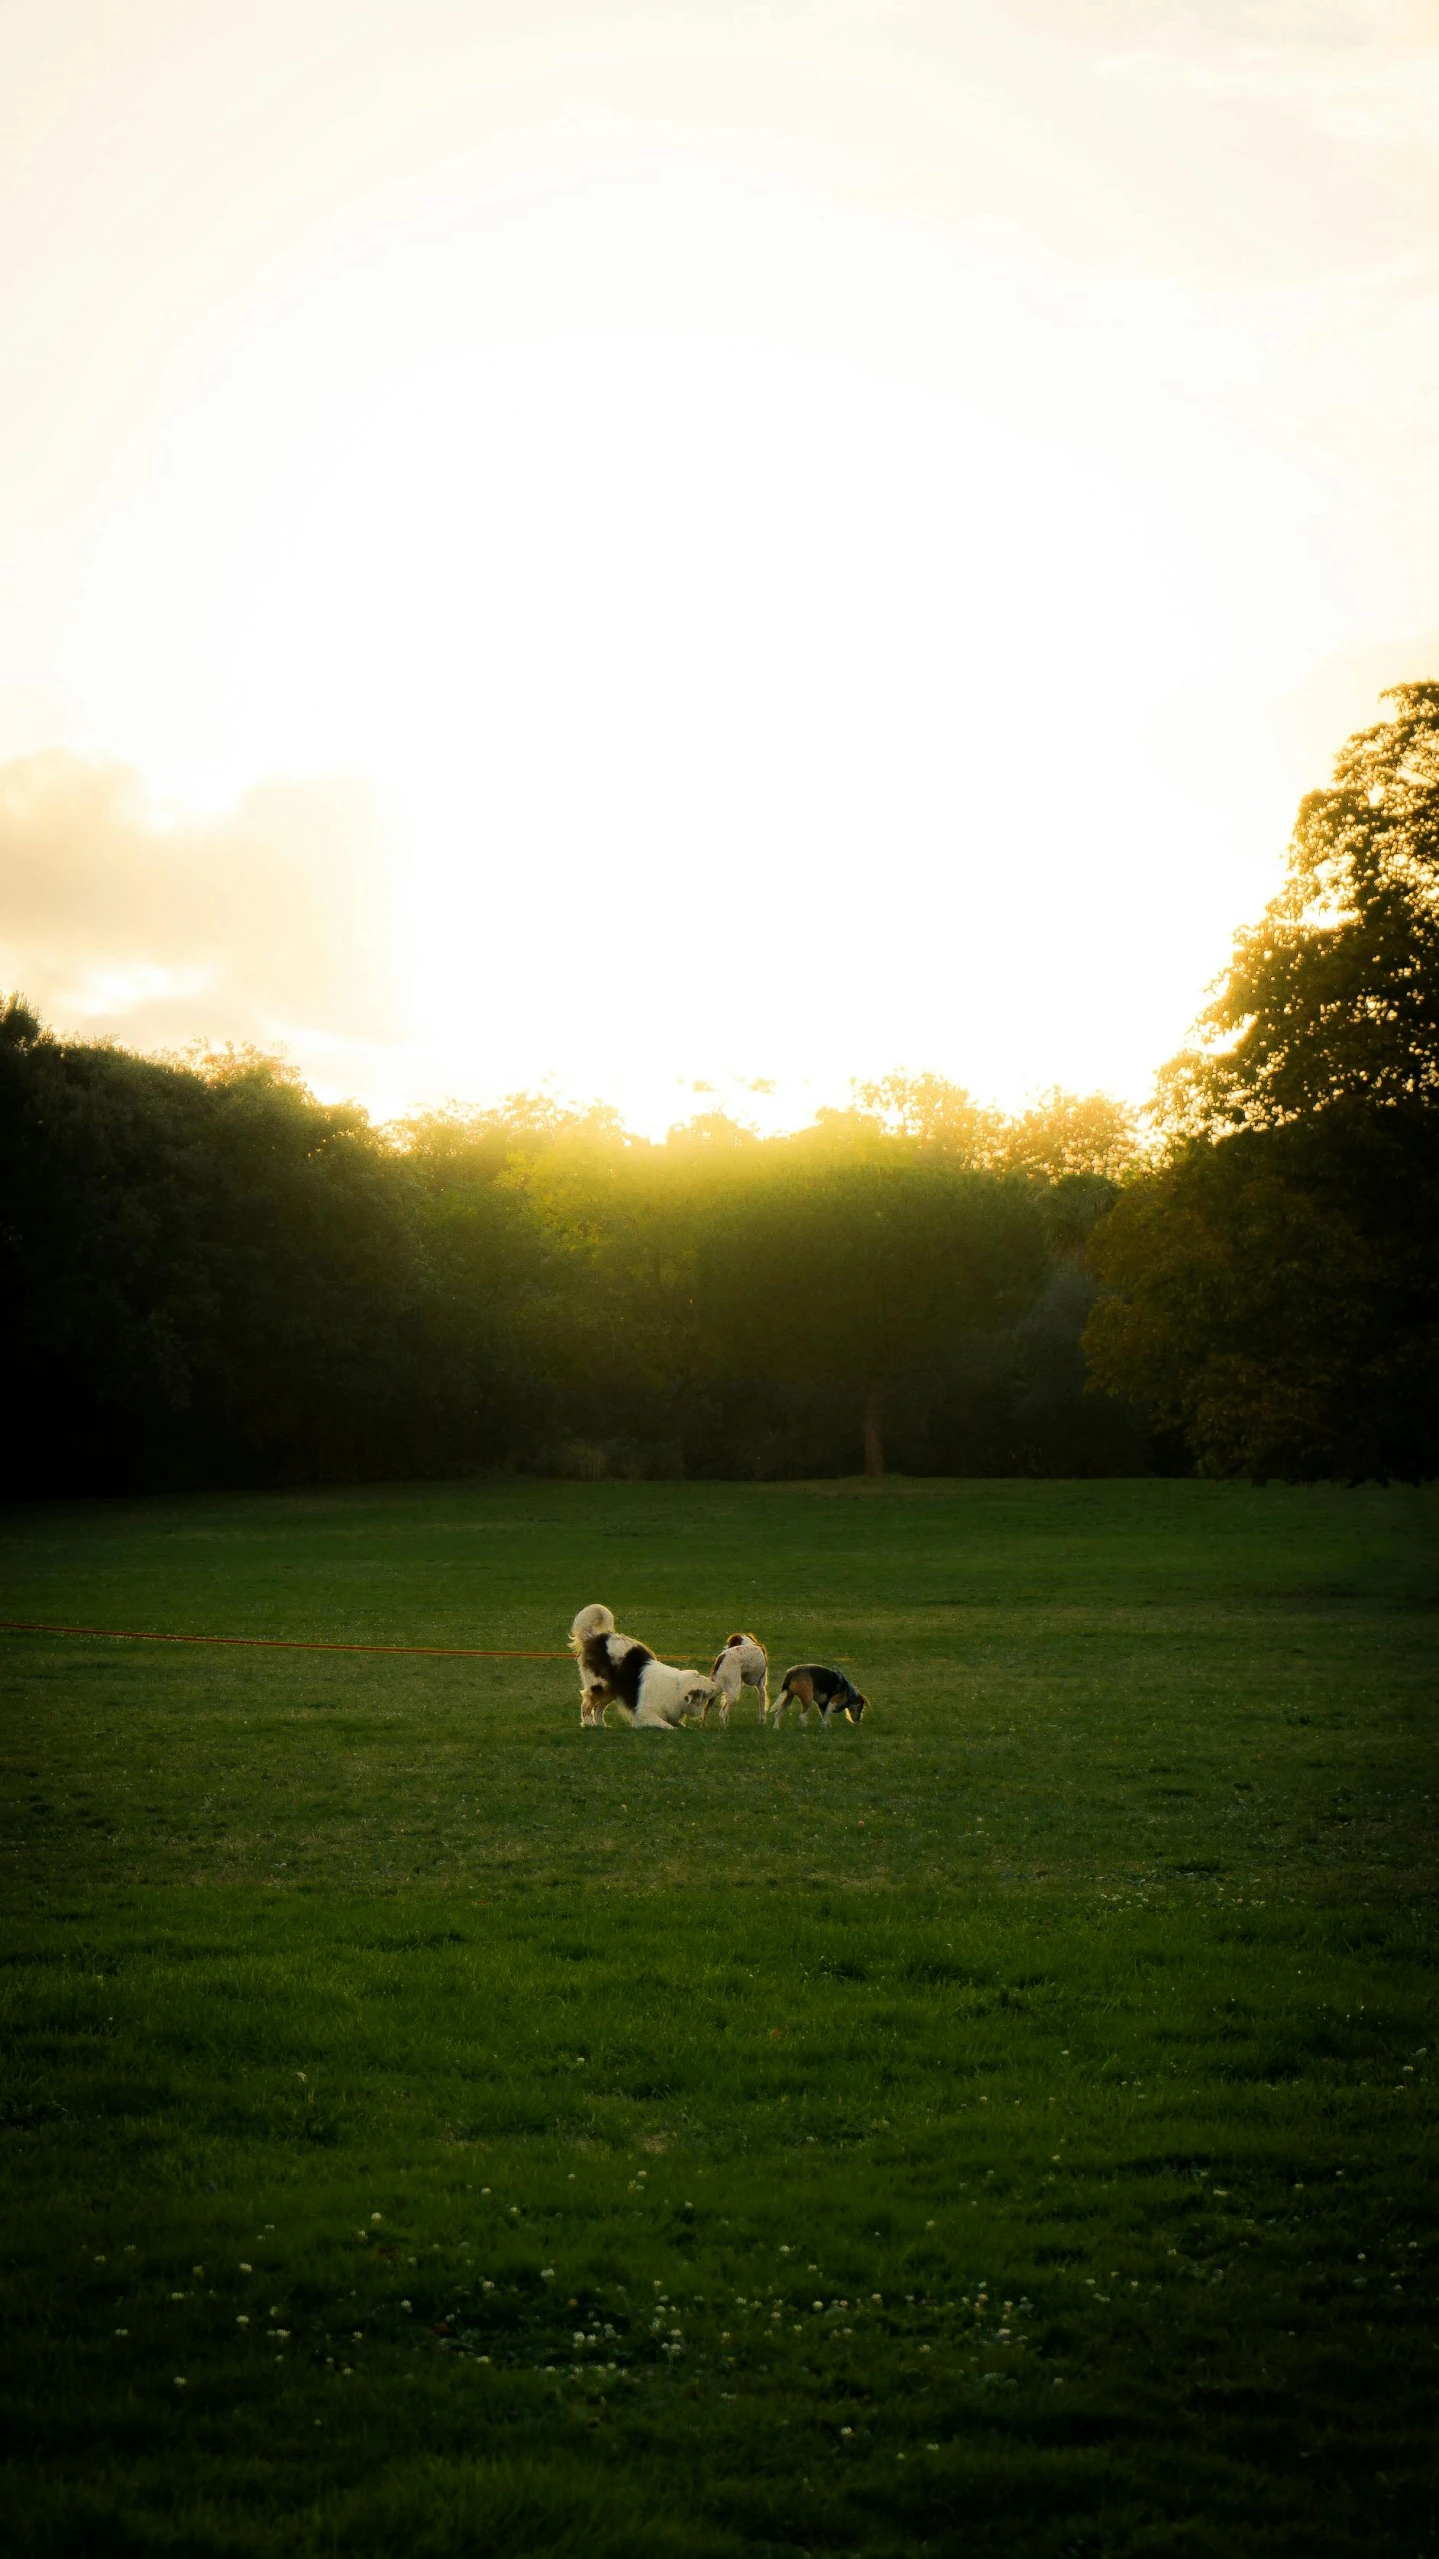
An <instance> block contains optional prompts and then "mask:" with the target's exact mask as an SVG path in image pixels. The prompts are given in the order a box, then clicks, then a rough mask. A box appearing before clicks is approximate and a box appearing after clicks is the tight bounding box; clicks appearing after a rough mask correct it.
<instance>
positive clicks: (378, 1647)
mask: <svg viewBox="0 0 1439 2559" xmlns="http://www.w3.org/2000/svg"><path fill="white" fill-rule="evenodd" d="M0 1635H98V1636H101V1637H103V1638H104V1640H105V1641H106V1642H107V1643H116V1644H245V1645H252V1646H253V1645H258V1646H261V1647H263V1649H264V1650H266V1651H267V1652H281V1653H408V1654H419V1653H428V1654H439V1655H442V1656H443V1657H444V1658H446V1659H447V1660H451V1661H478V1662H567V1661H569V1660H570V1658H571V1656H570V1655H569V1654H568V1653H527V1652H515V1651H510V1650H508V1649H506V1648H504V1647H500V1648H498V1649H496V1648H494V1647H492V1646H489V1645H486V1644H317V1643H316V1642H315V1641H314V1640H313V1638H311V1637H307V1636H303V1635H160V1634H152V1633H150V1632H149V1631H148V1630H144V1629H140V1628H137V1627H134V1626H45V1625H33V1626H32V1625H29V1624H27V1623H26V1622H25V1621H24V1620H23V1619H21V1618H10V1617H3V1618H0Z"/></svg>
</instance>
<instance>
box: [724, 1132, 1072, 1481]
mask: <svg viewBox="0 0 1439 2559" xmlns="http://www.w3.org/2000/svg"><path fill="white" fill-rule="evenodd" d="M742 1169H743V1173H744V1174H746V1175H748V1176H749V1178H748V1179H744V1180H740V1181H737V1182H736V1183H735V1184H734V1186H733V1187H732V1188H731V1190H730V1193H729V1196H728V1197H727V1199H726V1201H725V1203H724V1209H723V1215H722V1216H721V1217H720V1218H718V1219H717V1220H716V1221H715V1224H714V1226H713V1228H712V1230H711V1232H710V1233H709V1234H708V1235H707V1236H706V1238H705V1240H704V1242H703V1244H702V1246H701V1249H700V1252H699V1255H698V1261H697V1273H696V1288H697V1294H698V1298H699V1303H700V1307H701V1313H702V1320H703V1322H704V1324H705V1327H706V1330H707V1332H708V1334H709V1336H710V1338H711V1339H712V1340H713V1341H714V1342H715V1344H716V1346H717V1348H718V1349H719V1350H720V1353H721V1355H722V1357H723V1358H724V1359H725V1360H726V1361H727V1362H728V1363H730V1364H732V1365H738V1366H739V1367H741V1368H742V1369H747V1370H748V1371H749V1372H750V1373H751V1374H753V1375H755V1376H757V1377H766V1378H767V1377H772V1376H780V1377H783V1378H785V1379H786V1380H788V1381H791V1382H793V1383H797V1384H802V1385H807V1386H808V1387H809V1388H811V1389H812V1390H813V1391H815V1392H817V1393H820V1394H825V1393H834V1392H836V1391H838V1392H839V1393H840V1394H841V1395H842V1396H844V1397H846V1398H847V1399H848V1401H849V1403H850V1408H851V1411H852V1414H853V1419H854V1429H855V1437H856V1440H857V1441H858V1442H860V1443H861V1444H862V1446H863V1452H864V1470H865V1473H866V1474H867V1475H882V1474H883V1472H884V1464H885V1423H886V1408H887V1404H888V1401H889V1399H890V1397H891V1395H892V1394H894V1392H895V1391H896V1390H897V1389H899V1388H901V1387H906V1386H911V1385H913V1384H914V1383H915V1382H917V1381H923V1380H924V1378H925V1377H926V1376H927V1375H930V1374H933V1373H934V1372H935V1371H936V1370H937V1369H939V1368H941V1367H942V1366H943V1364H944V1362H945V1360H946V1358H947V1356H948V1354H949V1353H950V1351H951V1350H952V1349H953V1347H954V1345H955V1343H956V1341H957V1340H958V1338H959V1337H960V1336H962V1335H964V1334H966V1333H973V1332H976V1331H985V1330H989V1329H992V1328H994V1327H996V1326H999V1325H1002V1324H1004V1323H1006V1322H1009V1321H1011V1320H1012V1319H1013V1318H1014V1317H1015V1316H1016V1315H1017V1314H1019V1313H1020V1312H1021V1310H1022V1309H1023V1308H1025V1307H1027V1306H1028V1305H1029V1304H1031V1303H1032V1301H1033V1300H1034V1298H1035V1297H1036V1296H1037V1294H1038V1292H1039V1289H1040V1287H1041V1286H1042V1284H1043V1281H1044V1278H1045V1276H1046V1270H1047V1263H1048V1255H1047V1248H1046V1242H1045V1235H1044V1227H1043V1222H1042V1219H1041V1216H1040V1213H1039V1209H1038V1207H1037V1205H1036V1201H1035V1198H1034V1195H1033V1193H1032V1192H1031V1190H1030V1189H1029V1187H1028V1186H1027V1185H1026V1184H1025V1183H1023V1182H1021V1181H1018V1180H1015V1179H1013V1178H1002V1177H999V1176H996V1175H994V1174H989V1173H971V1172H964V1171H959V1170H956V1169H955V1168H954V1167H953V1166H952V1165H948V1164H945V1163H943V1162H941V1161H937V1160H935V1159H933V1158H931V1157H926V1156H924V1155H923V1154H921V1153H920V1152H919V1151H918V1150H914V1151H910V1150H907V1149H905V1148H903V1147H899V1146H896V1145H895V1144H894V1143H893V1142H892V1141H890V1142H888V1143H882V1144H880V1145H878V1146H876V1148H875V1149H874V1150H873V1152H871V1153H869V1154H868V1155H866V1154H859V1155H854V1154H850V1153H848V1152H846V1153H844V1154H840V1155H830V1154H829V1153H828V1152H827V1150H826V1149H825V1148H824V1147H823V1145H822V1144H820V1145H817V1146H816V1147H815V1148H814V1149H813V1150H812V1151H811V1152H810V1154H809V1157H808V1160H806V1157H805V1155H804V1152H803V1151H802V1150H801V1149H799V1148H796V1147H790V1148H786V1149H784V1150H783V1151H782V1152H781V1150H779V1149H775V1150H774V1151H773V1153H772V1154H767V1153H766V1151H765V1150H763V1149H756V1150H755V1153H754V1156H753V1157H752V1158H751V1159H749V1160H747V1161H746V1163H745V1164H744V1166H743V1168H742Z"/></svg>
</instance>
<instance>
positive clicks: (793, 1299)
mask: <svg viewBox="0 0 1439 2559" xmlns="http://www.w3.org/2000/svg"><path fill="white" fill-rule="evenodd" d="M1390 698H1392V699H1393V700H1394V701H1395V703H1396V706H1397V707H1396V710H1395V712H1394V715H1393V716H1392V717H1391V718H1390V719H1387V720H1385V721H1383V722H1381V723H1380V724H1379V725H1378V726H1377V727H1375V728H1373V729H1370V730H1366V731H1364V732H1363V733H1361V735H1359V736H1358V737H1355V738H1352V739H1351V740H1350V741H1349V742H1348V744H1347V745H1346V747H1345V748H1344V749H1343V751H1342V752H1341V754H1340V756H1339V759H1338V762H1337V764H1336V768H1335V775H1334V781H1333V784H1332V786H1331V788H1330V789H1328V790H1326V791H1318V792H1314V793H1311V794H1310V795H1309V796H1308V798H1306V800H1305V801H1304V802H1303V804H1302V806H1301V809H1300V812H1299V818H1298V822H1297V825H1296V829H1295V833H1294V838H1293V841H1292V844H1291V848H1290V861H1289V871H1288V876H1287V879H1286V882H1285V885H1284V888H1283V889H1282V890H1281V892H1280V895H1279V896H1278V897H1277V898H1276V899H1275V900H1273V901H1272V903H1271V905H1270V906H1269V907H1268V908H1267V909H1266V911H1265V914H1264V915H1263V916H1262V917H1261V918H1260V920H1259V922H1258V923H1257V924H1255V925H1254V926H1253V927H1251V928H1248V929H1247V930H1245V931H1244V932H1242V933H1241V934H1240V935H1239V936H1238V938H1237V940H1236V943H1235V948H1234V956H1233V960H1232V963H1231V966H1230V969H1229V971H1228V973H1227V975H1226V977H1225V979H1224V981H1223V983H1222V984H1221V986H1220V987H1219V989H1218V990H1217V992H1216V994H1215V997H1214V1001H1213V1002H1212V1004H1211V1006H1210V1008H1209V1010H1208V1012H1207V1013H1206V1015H1205V1016H1204V1017H1203V1018H1202V1020H1201V1023H1200V1025H1199V1036H1198V1039H1197V1042H1196V1044H1195V1045H1194V1046H1193V1047H1192V1048H1190V1049H1188V1050H1186V1051H1185V1052H1184V1053H1183V1054H1182V1055H1181V1056H1180V1057H1179V1058H1177V1059H1175V1060H1174V1061H1173V1062H1172V1063H1171V1065H1170V1066H1169V1067H1167V1068H1166V1069H1165V1070H1164V1072H1163V1073H1162V1075H1161V1077H1160V1079H1159V1085H1158V1089H1157V1092H1156V1097H1155V1101H1154V1103H1153V1104H1152V1105H1151V1108H1150V1110H1149V1112H1148V1113H1147V1114H1146V1118H1147V1122H1148V1128H1147V1132H1145V1133H1143V1134H1142V1133H1141V1129H1140V1126H1139V1124H1138V1122H1137V1120H1136V1116H1135V1115H1134V1114H1133V1113H1131V1112H1129V1111H1127V1110H1126V1109H1124V1107H1123V1106H1122V1105H1120V1104H1118V1103H1115V1102H1113V1101H1111V1100H1109V1099H1108V1098H1107V1097H1105V1096H1102V1095H1087V1096H1077V1095H1072V1094H1066V1093H1062V1092H1058V1091H1056V1092H1054V1093H1051V1094H1050V1095H1048V1096H1047V1097H1045V1098H1044V1099H1043V1100H1042V1101H1041V1102H1040V1103H1038V1104H1036V1105H1035V1106H1034V1107H1033V1108H1032V1109H1030V1110H1029V1111H1027V1112H1024V1113H1021V1114H1019V1115H1018V1116H1013V1117H1012V1116H1009V1115H1007V1114H1005V1113H1002V1112H999V1111H996V1110H993V1109H989V1108H986V1107H985V1106H983V1105H981V1104H978V1103H976V1102H975V1101H974V1100H973V1098H972V1097H971V1096H970V1095H969V1094H968V1093H966V1092H965V1091H963V1090H962V1089H961V1088H960V1087H958V1086H955V1085H952V1084H949V1083H947V1082H946V1081H945V1080H944V1079H943V1078H941V1077H939V1076H934V1075H920V1076H902V1075H892V1076H889V1077H886V1078H883V1079H881V1080H880V1081H879V1082H877V1083H872V1084H866V1085H860V1086H857V1087H856V1088H855V1091H854V1099H853V1103H852V1105H851V1107H850V1108H849V1109H847V1110H843V1111H836V1110H828V1111H822V1112H820V1113H819V1114H818V1116H817V1118H816V1119H815V1121H814V1123H813V1124H812V1125H811V1126H810V1127H809V1128H806V1129H802V1130H800V1131H798V1132H796V1133H794V1134H792V1135H789V1136H785V1137H773V1138H760V1137H758V1136H757V1135H756V1134H755V1133H754V1132H753V1131H752V1130H748V1129H746V1128H744V1127H743V1126H741V1125H739V1124H737V1123H736V1122H734V1121H733V1120H731V1119H729V1118H727V1117H726V1116H725V1115H724V1114H723V1113H721V1112H711V1113H708V1114H705V1115H703V1116H701V1117H699V1118H697V1119H695V1120H693V1121H691V1122H689V1123H688V1124H686V1125H685V1126H682V1127H677V1128H675V1129H672V1130H671V1131H670V1133H669V1136H668V1138H667V1139H665V1140H663V1141H660V1142H651V1141H648V1140H645V1139H640V1138H636V1137H634V1136H632V1135H631V1134H629V1133H628V1132H627V1131H625V1130H624V1129H623V1128H622V1127H621V1126H620V1124H619V1122H618V1120H617V1119H616V1117H615V1115H614V1114H613V1113H611V1112H608V1111H606V1110H603V1109H600V1108H595V1109H591V1110H588V1111H585V1110H579V1111H576V1110H566V1109H563V1108H561V1107H560V1106H558V1105H556V1104H555V1103H553V1102H551V1101H550V1100H548V1099H546V1098H544V1097H536V1096H533V1095H518V1096H515V1097H513V1098H512V1099H511V1100H510V1101H509V1102H507V1103H505V1104H504V1105H502V1106H501V1107H499V1108H498V1109H494V1110H466V1109H461V1108H459V1107H451V1108H449V1109H446V1110H441V1111H435V1112H429V1113H424V1114H420V1115H417V1116H415V1117H412V1118H410V1119H407V1120H404V1121H402V1122H399V1123H396V1124H395V1125H393V1126H391V1127H388V1128H379V1127H376V1126H374V1125H373V1124H372V1123H371V1122H370V1120H369V1119H368V1117H367V1115H366V1114H365V1113H364V1111H362V1110H361V1109H359V1108H358V1106H356V1105H354V1104H344V1105H338V1106H336V1105H326V1104H322V1103H319V1102H317V1101H316V1100H315V1099H314V1097H313V1095H311V1094H310V1093H309V1092H308V1091H307V1090H306V1089H305V1087H304V1085H303V1084H302V1083H301V1081H300V1080H299V1078H298V1077H297V1076H296V1075H295V1074H294V1072H293V1071H292V1070H291V1069H290V1068H289V1067H287V1066H286V1065H285V1064H284V1062H283V1061H280V1060H277V1059H274V1058H266V1057H263V1056H260V1055H257V1054H256V1053H254V1052H252V1051H248V1050H233V1049H231V1050H227V1051H224V1052H221V1053H215V1054H208V1055H206V1054H198V1053H197V1054H194V1055H191V1056H189V1057H187V1058H186V1059H183V1060H177V1059H173V1058H171V1059H154V1058H144V1057H139V1056H135V1055H133V1054H131V1053H130V1052H128V1051H126V1050H124V1049H121V1048H118V1047H114V1046H111V1045H108V1044H99V1045H96V1044H87V1043H83V1042H74V1041H67V1040H63V1039H59V1038H56V1037H55V1036H54V1035H53V1034H52V1033H50V1032H49V1031H47V1030H45V1029H44V1028H43V1027H42V1025H41V1024H40V1023H39V1022H38V1021H37V1020H36V1018H35V1016H34V1015H33V1014H32V1013H31V1012H30V1011H29V1009H28V1007H27V1006H26V1005H25V1004H24V1003H23V1001H21V999H20V998H18V997H13V998H11V999H10V1001H9V1002H8V1004H6V1005H5V1006H4V1007H3V1008H0V1286H3V1291H4V1302H5V1321H4V1325H3V1329H0V1340H3V1351H0V1362H3V1371H4V1388H5V1398H6V1410H7V1415H8V1418H9V1422H10V1428H9V1430H8V1432H7V1435H6V1448H7V1464H6V1468H5V1474H4V1490H5V1492H6V1493H7V1494H8V1495H10V1496H11V1497H18V1496H21V1495H24V1494H30V1493H71V1492H103V1491H117V1490H128V1489H142V1488H160V1487H172V1486H173V1487H180V1486H186V1485H195V1486H199V1485H226V1484H235V1485H238V1484H278V1483H295V1482H303V1481H323V1480H326V1479H332V1480H333V1479H338V1478H350V1479H355V1478H365V1477H369V1478H374V1477H378V1476H383V1475H415V1474H431V1475H443V1474H456V1473H465V1472H471V1471H476V1470H481V1469H489V1468H496V1467H513V1468H521V1469H527V1470H531V1471H535V1472H550V1473H561V1474H565V1473H567V1474H572V1475H581V1476H600V1475H605V1474H618V1475H626V1474H627V1475H644V1474H651V1475H671V1476H678V1475H685V1474H689V1475H709V1476H733V1477H742V1476H790V1475H826V1474H839V1473H848V1472H853V1471H856V1470H857V1469H858V1468H859V1467H860V1466H864V1467H865V1468H866V1470H867V1471H869V1472H871V1473H880V1472H882V1471H883V1470H884V1469H885V1468H886V1467H887V1466H891V1465H897V1466H898V1467H899V1468H901V1469H902V1470H904V1471H906V1472H911V1473H916V1474H925V1473H933V1474H1049V1475H1103V1474H1133V1473H1142V1472H1146V1471H1153V1470H1160V1471H1164V1472H1188V1471H1193V1470H1196V1469H1197V1470H1198V1471H1200V1472H1203V1473H1207V1474H1215V1475H1240V1476H1247V1477H1249V1478H1250V1479H1252V1480H1256V1481H1262V1480H1263V1479H1264V1478H1265V1477H1267V1476H1270V1475H1277V1476H1281V1477H1287V1478H1289V1479H1290V1480H1311V1479H1315V1478H1320V1477H1326V1476H1327V1477H1337V1478H1340V1479H1347V1480H1359V1479H1361V1478H1366V1477H1371V1476H1377V1477H1385V1478H1387V1477H1391V1476H1397V1477H1400V1478H1405V1479H1409V1480H1419V1479H1421V1478H1424V1477H1427V1476H1432V1475H1433V1474H1434V1473H1435V1472H1436V1471H1439V1469H1436V1451H1439V1277H1436V1265H1435V1253H1434V1249H1433V1237H1434V1235H1435V1233H1436V1232H1439V685H1411V686H1405V687H1401V688H1399V689H1398V691H1397V692H1396V693H1395V694H1394V695H1393V696H1392V697H1390Z"/></svg>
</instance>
